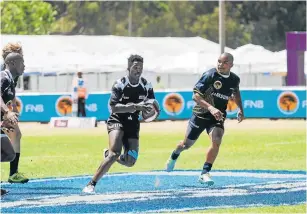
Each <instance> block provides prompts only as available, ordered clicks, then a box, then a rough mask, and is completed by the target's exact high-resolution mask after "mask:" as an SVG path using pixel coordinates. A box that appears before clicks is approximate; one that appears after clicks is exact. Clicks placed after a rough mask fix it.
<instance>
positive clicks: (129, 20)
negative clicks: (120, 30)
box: [128, 1, 133, 36]
mask: <svg viewBox="0 0 307 214" xmlns="http://www.w3.org/2000/svg"><path fill="white" fill-rule="evenodd" d="M132 4H133V1H130V6H129V17H128V36H131V35H132V6H133V5H132Z"/></svg>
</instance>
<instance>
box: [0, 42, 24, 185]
mask: <svg viewBox="0 0 307 214" xmlns="http://www.w3.org/2000/svg"><path fill="white" fill-rule="evenodd" d="M10 53H18V54H20V55H21V56H23V50H22V46H21V45H20V44H19V43H8V44H6V45H5V46H4V47H3V49H2V57H3V59H5V58H6V57H7V56H8V55H9V54H10ZM4 69H5V64H4ZM4 69H3V70H4ZM19 77H20V75H16V77H14V87H16V85H17V82H18V78H19ZM10 102H11V104H10V107H12V109H13V111H14V112H17V113H18V109H17V103H16V98H14V99H13V100H12V101H10ZM13 128H14V129H13V131H12V132H6V134H7V135H8V136H9V138H10V139H11V140H12V143H13V146H14V150H15V152H16V157H15V159H14V160H13V161H11V162H10V173H9V178H8V182H10V183H26V182H28V181H29V179H28V178H27V177H26V176H25V175H24V174H23V173H20V172H18V165H19V157H20V144H21V131H20V128H19V126H18V123H17V124H14V125H13Z"/></svg>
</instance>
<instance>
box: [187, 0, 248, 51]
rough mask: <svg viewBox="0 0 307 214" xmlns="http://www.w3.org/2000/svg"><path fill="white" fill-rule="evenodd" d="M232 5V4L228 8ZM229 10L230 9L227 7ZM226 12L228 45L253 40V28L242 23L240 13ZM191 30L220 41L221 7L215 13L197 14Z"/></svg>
mask: <svg viewBox="0 0 307 214" xmlns="http://www.w3.org/2000/svg"><path fill="white" fill-rule="evenodd" d="M228 7H231V5H230V4H228V5H227V8H228ZM227 11H229V10H228V9H227ZM233 11H236V10H233ZM233 11H232V13H230V14H229V13H226V14H227V15H226V18H225V19H226V23H225V27H226V45H227V46H228V47H231V48H236V47H238V46H241V45H244V44H246V43H249V42H250V40H251V28H250V27H249V26H247V25H243V24H240V22H239V21H238V13H237V12H233ZM190 30H191V31H192V32H193V33H194V34H196V35H200V36H202V37H204V38H207V39H208V40H211V41H214V42H219V8H218V7H216V8H215V9H214V11H213V13H209V14H205V15H200V16H197V19H196V21H195V22H194V24H193V25H192V26H191V28H190Z"/></svg>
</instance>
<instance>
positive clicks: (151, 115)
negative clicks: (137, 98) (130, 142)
mask: <svg viewBox="0 0 307 214" xmlns="http://www.w3.org/2000/svg"><path fill="white" fill-rule="evenodd" d="M145 104H146V105H148V106H150V107H151V110H150V111H149V112H144V111H142V117H143V120H144V122H147V123H148V122H152V121H154V120H155V119H156V118H157V117H158V116H159V114H160V107H159V103H158V101H157V100H155V99H150V100H147V101H145Z"/></svg>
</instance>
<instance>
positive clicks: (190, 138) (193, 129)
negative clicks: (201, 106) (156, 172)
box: [166, 114, 204, 172]
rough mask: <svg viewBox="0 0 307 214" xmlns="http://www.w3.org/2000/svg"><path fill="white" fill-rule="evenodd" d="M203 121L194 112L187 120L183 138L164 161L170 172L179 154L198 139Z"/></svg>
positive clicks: (202, 128)
mask: <svg viewBox="0 0 307 214" xmlns="http://www.w3.org/2000/svg"><path fill="white" fill-rule="evenodd" d="M202 124H203V121H202V119H201V118H198V117H196V116H195V115H194V114H193V115H192V117H191V119H190V120H189V123H188V127H187V130H186V134H185V137H184V140H183V141H181V142H180V143H179V144H178V145H177V147H176V148H175V150H174V151H173V153H172V154H171V156H170V157H169V159H168V160H167V162H166V171H168V172H170V171H172V170H173V169H174V167H175V164H176V161H177V159H178V157H179V155H180V153H181V152H182V151H184V150H187V149H189V148H191V146H193V145H194V143H195V142H196V140H197V139H198V137H199V135H200V134H201V133H202V132H203V130H204V127H203V125H202Z"/></svg>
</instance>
